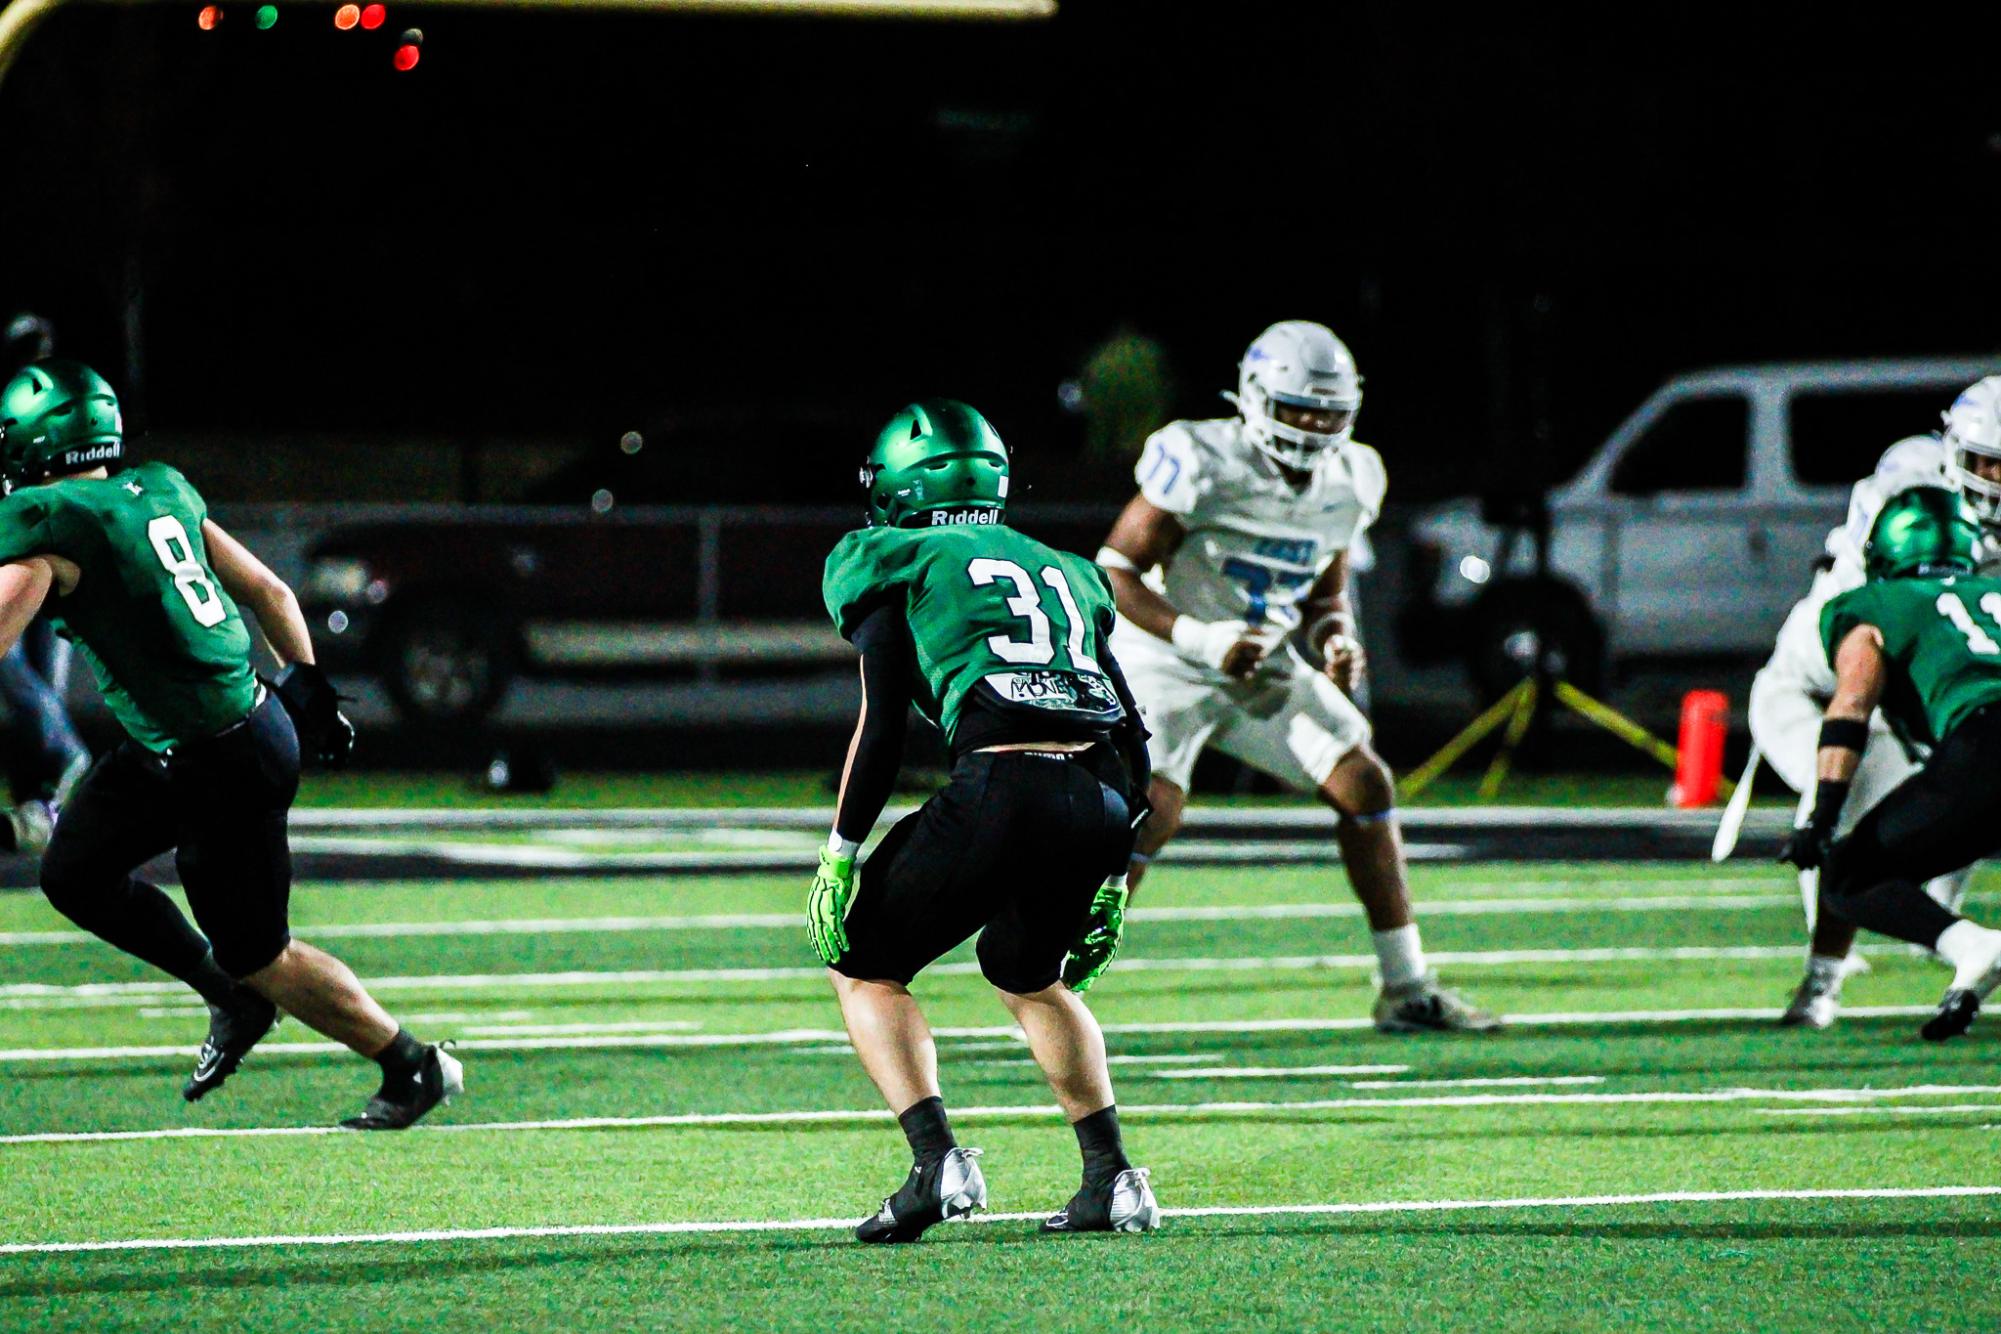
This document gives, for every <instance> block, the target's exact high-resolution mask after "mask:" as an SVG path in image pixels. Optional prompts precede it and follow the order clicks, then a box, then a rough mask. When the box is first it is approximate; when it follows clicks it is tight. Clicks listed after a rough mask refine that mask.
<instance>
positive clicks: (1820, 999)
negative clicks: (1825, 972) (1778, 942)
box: [1779, 971, 1841, 1028]
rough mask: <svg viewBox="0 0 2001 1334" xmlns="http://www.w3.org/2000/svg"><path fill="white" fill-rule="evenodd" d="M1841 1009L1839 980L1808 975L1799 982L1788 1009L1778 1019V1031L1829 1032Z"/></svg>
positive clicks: (1810, 972) (1812, 973) (1837, 978)
mask: <svg viewBox="0 0 2001 1334" xmlns="http://www.w3.org/2000/svg"><path fill="white" fill-rule="evenodd" d="M1840 1009H1841V976H1836V977H1834V978H1832V979H1829V978H1827V977H1824V976H1821V975H1819V974H1816V973H1814V972H1812V971H1809V972H1808V973H1807V975H1806V976H1805V977H1803V978H1801V979H1800V984H1799V989H1798V990H1796V991H1795V992H1793V999H1792V1003H1791V1004H1790V1005H1787V1006H1786V1009H1785V1013H1784V1014H1781V1015H1780V1016H1779V1027H1780V1028H1831V1027H1833V1026H1834V1016H1835V1014H1836V1013H1838V1012H1839V1011H1840Z"/></svg>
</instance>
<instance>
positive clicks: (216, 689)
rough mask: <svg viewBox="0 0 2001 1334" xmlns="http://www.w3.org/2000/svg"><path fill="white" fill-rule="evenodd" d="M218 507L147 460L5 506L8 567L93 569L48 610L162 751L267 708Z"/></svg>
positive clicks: (141, 735)
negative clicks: (221, 574) (216, 531)
mask: <svg viewBox="0 0 2001 1334" xmlns="http://www.w3.org/2000/svg"><path fill="white" fill-rule="evenodd" d="M207 517H208V507H207V506H206V505H204V504H203V503H202V498H201V496H200V494H199V493H197V492H196V491H195V489H194V487H193V486H191V485H189V484H188V479H187V478H185V477H183V476H181V475H180V473H178V472H176V471H175V470H174V469H172V468H170V467H168V466H167V465H166V464H164V463H144V464H141V465H139V466H138V467H136V468H131V469H128V470H126V471H124V472H121V473H119V474H117V475H116V476H113V477H108V478H105V479H102V480H99V479H96V478H86V477H67V478H63V479H61V480H59V481H54V482H50V483H47V484H46V485H42V486H29V487H23V488H21V489H20V490H18V491H16V492H14V493H13V494H12V495H10V496H8V497H6V498H5V499H4V500H0V561H9V560H16V559H19V558H21V557H26V556H61V557H63V558H65V559H67V560H69V561H72V562H74V563H75V565H76V567H77V568H78V569H79V570H80V571H82V578H81V579H79V580H78V582H77V585H76V589H75V591H73V592H71V593H70V594H69V595H68V596H67V597H58V596H56V594H55V593H53V592H51V593H50V595H49V600H48V602H47V603H46V604H44V609H45V610H46V611H47V612H48V613H50V614H51V615H52V616H54V617H56V618H57V620H58V621H59V623H60V624H59V628H60V629H61V630H62V632H63V634H64V635H65V636H67V637H68V638H70V639H72V640H74V641H75V642H76V645H77V649H78V651H79V652H81V653H82V654H83V657H84V660H85V661H86V662H88V663H89V664H90V666H91V670H92V671H94V672H95V673H96V675H97V684H98V686H99V688H100V689H102V690H103V691H104V702H105V703H106V704H107V705H109V706H110V708H111V712H112V714H113V715H114V716H116V717H117V719H118V721H119V722H120V723H121V724H123V725H124V728H125V730H126V731H127V732H128V733H130V734H131V736H132V739H133V740H135V741H137V742H139V743H140V744H141V745H143V746H146V747H147V748H149V749H151V750H168V749H171V748H172V747H174V746H176V745H178V744H180V743H181V742H183V741H191V740H195V739H197V738H200V737H205V736H212V735H214V734H215V733H217V732H220V731H221V730H222V729H224V728H226V727H228V726H230V725H231V724H233V723H235V722H238V721H239V720H241V719H242V718H243V716H244V715H245V714H247V713H249V712H250V709H251V707H252V705H254V704H255V703H256V697H257V678H256V676H255V674H253V673H252V671H251V669H250V632H249V630H248V629H247V628H246V627H245V626H244V624H243V617H242V616H241V615H240V614H238V612H237V610H236V603H235V602H233V601H231V600H230V596H229V594H228V593H226V592H224V591H223V587H222V584H221V582H220V581H219V580H217V579H216V577H215V571H214V570H212V569H210V568H209V564H208V547H207V544H206V543H205V542H204V541H203V540H202V521H203V520H204V519H206V518H207Z"/></svg>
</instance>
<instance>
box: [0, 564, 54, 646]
mask: <svg viewBox="0 0 2001 1334" xmlns="http://www.w3.org/2000/svg"><path fill="white" fill-rule="evenodd" d="M54 584H55V570H54V569H53V568H52V567H51V566H50V564H49V562H48V560H47V559H46V558H45V557H42V556H31V557H29V558H28V559H27V560H16V561H9V562H7V564H5V565H0V653H5V652H6V651H7V650H8V649H10V648H12V647H14V644H15V641H17V640H19V639H20V637H21V633H22V631H24V630H26V629H27V628H28V622H30V621H32V620H34V619H35V613H36V612H38V611H40V610H41V609H42V603H43V602H44V601H46V600H47V598H48V596H49V590H50V588H51V587H53V586H54Z"/></svg>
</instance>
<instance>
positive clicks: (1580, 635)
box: [1466, 588, 1604, 701]
mask: <svg viewBox="0 0 2001 1334" xmlns="http://www.w3.org/2000/svg"><path fill="white" fill-rule="evenodd" d="M1473 626H1474V629H1473V642H1472V645H1471V646H1470V648H1469V649H1468V651H1467V658H1466V666H1467V671H1468V673H1469V675H1470V676H1471V677H1472V679H1473V686H1474V688H1475V689H1476V690H1478V691H1479V693H1480V698H1481V699H1483V700H1488V701H1491V700H1496V699H1499V698H1500V697H1501V696H1502V695H1504V694H1506V693H1507V692H1508V691H1509V690H1511V689H1513V688H1514V687H1515V685H1516V684H1518V683H1519V682H1520V681H1521V679H1522V678H1523V677H1525V676H1529V675H1532V674H1533V673H1534V672H1535V670H1536V663H1537V660H1538V659H1539V658H1541V659H1543V660H1544V661H1545V662H1546V664H1547V667H1548V670H1549V674H1550V675H1551V676H1552V677H1554V678H1555V679H1557V680H1559V681H1568V682H1570V683H1571V684H1572V685H1574V686H1576V687H1577V688H1578V689H1579V690H1583V691H1586V692H1587V693H1588V692H1594V691H1596V690H1597V689H1598V688H1599V685H1600V682H1601V678H1602V676H1603V674H1604V647H1603V645H1604V639H1603V636H1602V635H1601V634H1600V633H1599V630H1598V622H1597V621H1596V620H1595V619H1594V618H1593V617H1592V615H1591V613H1590V612H1589V611H1588V610H1587V609H1585V608H1584V607H1583V606H1582V605H1581V604H1580V603H1579V602H1578V600H1577V598H1576V596H1575V595H1574V594H1572V593H1570V592H1569V591H1568V590H1564V589H1541V588H1517V589H1509V590H1502V591H1498V592H1496V593H1495V594H1493V595H1490V596H1489V597H1488V598H1487V600H1486V601H1485V602H1484V603H1483V604H1482V605H1481V607H1480V609H1479V613H1478V614H1477V615H1476V616H1475V617H1474V618H1473Z"/></svg>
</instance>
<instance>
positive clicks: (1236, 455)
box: [1135, 417, 1387, 632]
mask: <svg viewBox="0 0 2001 1334" xmlns="http://www.w3.org/2000/svg"><path fill="white" fill-rule="evenodd" d="M1242 432H1243V421H1242V419H1240V418H1237V417H1224V418H1218V419H1215V420H1212V421H1182V422H1171V423H1169V424H1168V425H1166V426H1164V427H1162V428H1161V429H1160V430H1158V431H1156V432H1154V433H1153V435H1152V437H1151V438H1149V439H1148V440H1147V442H1146V449H1145V451H1144V452H1142V453H1141V455H1140V459H1139V467H1138V468H1137V469H1136V470H1135V476H1137V477H1138V479H1139V490H1140V494H1141V495H1143V496H1145V497H1146V499H1147V501H1148V502H1149V503H1151V504H1153V505H1154V506H1156V507H1158V508H1160V509H1163V510H1166V511H1167V512H1168V513H1169V514H1172V515H1175V516H1176V517H1177V518H1179V519H1180V520H1181V525H1182V527H1183V528H1184V529H1186V530H1187V536H1186V538H1185V539H1184V540H1183V542H1182V544H1181V549H1180V550H1179V551H1177V552H1176V553H1175V554H1174V556H1173V558H1172V559H1171V560H1169V561H1168V563H1167V567H1166V569H1165V570H1152V571H1149V572H1147V574H1146V576H1145V578H1146V582H1147V584H1148V585H1149V586H1150V587H1152V588H1153V589H1154V590H1155V591H1156V592H1158V593H1160V594H1161V595H1163V596H1164V597H1166V599H1167V600H1168V601H1169V602H1171V603H1173V604H1174V606H1175V609H1176V610H1177V611H1180V612H1182V613H1183V614H1184V615H1188V616H1192V617H1194V618H1195V619H1197V620H1202V621H1248V622H1249V623H1250V624H1252V625H1254V626H1257V625H1263V626H1269V627H1272V628H1273V629H1277V630H1281V631H1287V632H1289V631H1291V630H1293V629H1295V628H1297V626H1298V625H1299V619H1300V609H1299V602H1300V599H1301V598H1303V597H1304V596H1305V595H1306V591H1307V589H1309V588H1311V587H1312V586H1313V581H1314V580H1315V579H1317V578H1319V576H1320V574H1321V572H1322V571H1324V570H1325V569H1326V568H1327V566H1328V565H1329V564H1330V563H1331V562H1332V561H1333V559H1334V557H1335V556H1336V555H1338V554H1340V553H1341V552H1343V551H1346V550H1347V549H1348V548H1349V546H1350V545H1352V544H1353V543H1354V542H1355V540H1356V539H1357V538H1358V537H1360V536H1361V535H1362V533H1363V532H1364V531H1365V530H1366V529H1367V528H1368V526H1369V525H1370V524H1371V523H1373V522H1375V520H1376V516H1377V515H1378V514H1380V513H1381V512H1382V507H1383V492H1384V489H1385V488H1386V486H1387V478H1386V477H1385V476H1384V473H1383V461H1382V459H1381V458H1380V457H1379V456H1378V455H1377V454H1376V451H1375V450H1373V449H1371V448H1369V447H1368V446H1367V445H1364V444H1359V443H1356V442H1353V441H1350V442H1349V443H1348V444H1346V445H1343V446H1341V447H1340V448H1338V449H1329V450H1326V451H1324V452H1323V453H1321V454H1320V455H1319V457H1318V458H1317V459H1316V460H1315V461H1314V465H1313V471H1312V474H1311V479H1310V480H1309V481H1308V483H1307V485H1306V486H1305V488H1304V489H1302V490H1298V491H1295V490H1293V489H1292V487H1291V486H1289V485H1288V484H1287V483H1286V481H1285V480H1284V479H1283V478H1282V477H1280V476H1279V475H1278V471H1277V469H1276V467H1275V466H1274V465H1273V464H1272V463H1271V461H1270V460H1268V459H1267V458H1265V456H1264V455H1263V454H1261V453H1259V452H1258V451H1257V450H1255V449H1253V448H1252V447H1251V446H1250V444H1249V443H1248V442H1247V441H1245V440H1244V439H1243V434H1242Z"/></svg>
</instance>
